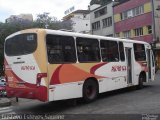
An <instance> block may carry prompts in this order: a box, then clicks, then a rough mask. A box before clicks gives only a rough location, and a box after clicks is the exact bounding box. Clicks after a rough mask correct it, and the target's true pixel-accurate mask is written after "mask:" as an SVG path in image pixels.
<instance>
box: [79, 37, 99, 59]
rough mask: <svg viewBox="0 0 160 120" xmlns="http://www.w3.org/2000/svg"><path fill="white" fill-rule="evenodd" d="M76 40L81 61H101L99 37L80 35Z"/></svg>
mask: <svg viewBox="0 0 160 120" xmlns="http://www.w3.org/2000/svg"><path fill="white" fill-rule="evenodd" d="M76 40H77V42H76V44H77V53H78V60H79V62H99V61H100V50H99V42H98V40H97V39H90V38H80V37H78V38H77V39H76Z"/></svg>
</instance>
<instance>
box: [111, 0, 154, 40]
mask: <svg viewBox="0 0 160 120" xmlns="http://www.w3.org/2000/svg"><path fill="white" fill-rule="evenodd" d="M113 11H114V26H115V36H116V37H121V38H131V39H135V40H140V41H145V42H149V43H151V42H153V29H152V28H153V15H152V2H151V0H129V1H126V2H123V3H119V4H117V5H115V6H114V7H113Z"/></svg>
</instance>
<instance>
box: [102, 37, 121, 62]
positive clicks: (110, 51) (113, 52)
mask: <svg viewBox="0 0 160 120" xmlns="http://www.w3.org/2000/svg"><path fill="white" fill-rule="evenodd" d="M100 46H101V54H102V61H103V62H117V61H119V53H118V43H117V42H116V41H108V40H101V41H100Z"/></svg>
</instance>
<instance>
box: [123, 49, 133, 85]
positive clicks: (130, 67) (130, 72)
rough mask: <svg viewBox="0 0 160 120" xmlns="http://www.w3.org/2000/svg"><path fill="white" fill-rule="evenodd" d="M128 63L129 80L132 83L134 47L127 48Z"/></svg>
mask: <svg viewBox="0 0 160 120" xmlns="http://www.w3.org/2000/svg"><path fill="white" fill-rule="evenodd" d="M125 51H126V60H127V61H126V63H127V82H128V84H132V55H131V54H132V48H125Z"/></svg>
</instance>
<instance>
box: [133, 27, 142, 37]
mask: <svg viewBox="0 0 160 120" xmlns="http://www.w3.org/2000/svg"><path fill="white" fill-rule="evenodd" d="M134 33H135V36H141V35H143V28H142V27H141V28H136V29H134Z"/></svg>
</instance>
